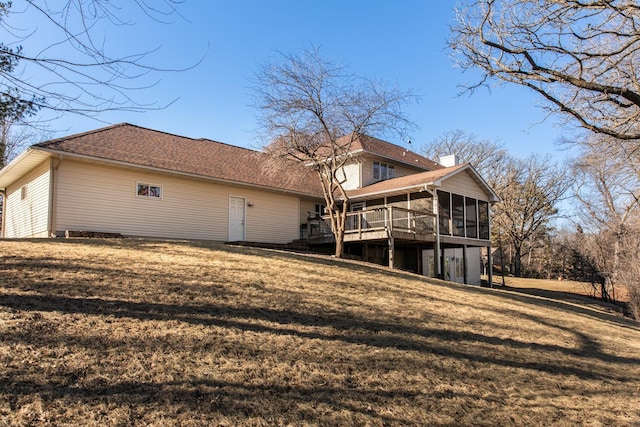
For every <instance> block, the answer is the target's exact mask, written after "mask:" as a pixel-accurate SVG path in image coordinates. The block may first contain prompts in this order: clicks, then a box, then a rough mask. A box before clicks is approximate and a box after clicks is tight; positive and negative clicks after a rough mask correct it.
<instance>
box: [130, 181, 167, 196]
mask: <svg viewBox="0 0 640 427" xmlns="http://www.w3.org/2000/svg"><path fill="white" fill-rule="evenodd" d="M136 196H137V197H146V198H149V199H161V198H162V187H161V186H159V185H153V184H145V183H141V182H139V183H138V184H137V187H136Z"/></svg>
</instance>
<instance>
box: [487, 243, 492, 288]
mask: <svg viewBox="0 0 640 427" xmlns="http://www.w3.org/2000/svg"><path fill="white" fill-rule="evenodd" d="M487 264H488V265H487V268H488V270H489V271H488V275H489V287H490V288H493V254H492V253H491V245H489V246H488V247H487Z"/></svg>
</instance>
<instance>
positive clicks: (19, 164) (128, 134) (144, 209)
mask: <svg viewBox="0 0 640 427" xmlns="http://www.w3.org/2000/svg"><path fill="white" fill-rule="evenodd" d="M107 129H108V130H107V131H97V132H95V133H91V134H89V137H87V136H86V135H85V136H80V137H74V138H72V139H83V138H84V139H85V141H84V142H83V141H75V146H74V147H73V148H74V149H73V151H64V149H65V148H67V149H68V148H69V146H70V145H71V144H65V140H62V141H59V142H58V143H57V145H58V146H57V147H54V149H50V148H51V145H52V144H42V145H40V146H39V147H38V146H36V147H33V148H32V149H30V150H29V151H28V152H26V153H25V154H24V155H23V156H21V158H19V159H16V162H13V163H12V164H10V165H9V166H8V167H7V168H5V170H4V171H3V173H2V175H0V184H4V187H5V206H6V209H5V212H4V221H3V230H2V235H3V236H4V237H11V238H22V237H50V236H60V235H64V234H65V232H67V231H91V232H98V233H118V234H122V235H126V236H140V237H162V238H175V239H202V240H214V241H253V242H267V243H288V242H291V241H293V240H296V239H298V238H299V237H300V226H299V224H300V218H301V216H302V214H301V207H300V206H301V203H303V202H302V201H306V203H310V202H314V201H319V200H321V199H320V198H319V197H317V196H315V195H313V194H305V192H304V191H301V190H300V189H299V188H296V187H295V184H292V185H289V186H288V187H287V186H281V187H280V188H273V187H271V186H270V185H269V181H270V180H272V179H273V178H271V177H264V176H262V177H261V176H260V175H261V171H260V164H259V162H257V161H255V158H254V157H255V152H252V151H251V150H245V149H242V148H239V147H231V146H227V145H222V144H219V143H215V142H212V141H208V142H205V141H201V140H189V139H187V138H183V137H176V136H173V135H167V134H163V133H158V132H155V131H151V130H147V129H143V128H138V127H135V126H131V125H118V126H115V127H112V128H107ZM113 133H118V135H115V136H114V135H113ZM100 134H102V135H100ZM70 138H71V137H70ZM113 138H118V139H129V140H130V141H132V143H131V144H130V145H131V146H135V143H136V142H138V141H141V140H144V139H151V140H152V141H156V143H157V144H158V145H160V146H163V145H165V146H167V145H171V148H170V150H169V151H171V150H172V151H173V153H172V154H173V155H172V157H171V158H172V159H173V160H171V161H165V160H164V159H163V157H167V154H163V150H162V147H157V148H156V150H155V153H151V152H149V155H148V156H147V157H143V156H141V150H138V152H137V153H135V152H134V153H131V150H128V151H127V150H125V151H124V154H123V153H122V152H119V153H117V152H116V150H118V147H116V146H114V147H113V148H112V150H111V152H108V151H109V150H108V148H106V149H105V147H104V145H108V144H109V141H110V140H112V139H113ZM194 141H195V144H194ZM96 142H97V143H99V145H97V146H96V145H95V144H96ZM85 143H86V144H85ZM85 145H88V146H89V147H88V148H87V147H86V146H85ZM178 145H182V146H183V149H182V150H183V152H182V153H180V152H178V151H179V148H178V147H177V146H178ZM192 145H197V146H202V145H205V146H206V145H209V147H204V148H208V149H210V150H211V152H212V154H210V155H209V160H210V162H202V161H201V162H200V164H198V163H196V162H191V163H190V162H189V160H190V159H189V157H188V156H185V155H184V153H185V152H188V151H189V150H190V149H191V148H193V147H192ZM78 147H82V149H80V148H78ZM96 147H98V149H96ZM158 148H159V149H158ZM165 148H166V147H165ZM200 148H202V147H200ZM105 151H107V152H108V153H107V154H108V156H104V154H105ZM196 151H197V150H196ZM127 153H128V155H127ZM180 154H182V156H180ZM187 154H188V153H187ZM118 156H120V157H121V158H118ZM239 157H240V158H241V157H244V158H245V160H246V161H247V163H246V164H244V165H239V166H238V168H237V173H236V172H234V170H233V167H231V168H230V167H228V164H227V165H226V169H224V168H223V167H218V165H216V163H222V162H226V163H228V161H230V160H229V158H233V159H234V160H237V159H238V158H239ZM200 160H202V159H200ZM252 160H254V161H252ZM202 165H205V166H206V167H205V168H203V167H201V166H202ZM249 167H251V168H254V170H255V173H254V174H252V173H251V171H250V170H249V171H247V169H248V168H249ZM212 170H213V171H216V170H217V171H218V172H219V173H217V174H212V173H211V172H210V171H212ZM224 174H226V175H224ZM212 175H213V176H212ZM310 188H313V186H311V187H310ZM309 201H310V202H309Z"/></svg>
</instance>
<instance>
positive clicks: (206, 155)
mask: <svg viewBox="0 0 640 427" xmlns="http://www.w3.org/2000/svg"><path fill="white" fill-rule="evenodd" d="M35 147H36V148H43V149H48V150H55V151H57V152H63V153H73V154H77V155H83V156H89V157H92V158H99V159H104V160H107V161H117V162H123V163H128V164H132V165H139V166H146V167H151V168H158V169H163V170H166V171H171V172H178V173H186V174H193V175H198V176H202V177H207V178H214V179H217V180H224V181H229V182H233V183H241V184H250V185H257V186H263V187H270V188H272V189H278V190H282V191H292V192H298V193H303V194H309V195H314V196H315V195H321V194H322V191H321V189H320V186H319V184H318V182H317V177H316V176H315V175H313V174H311V173H309V171H308V170H305V169H303V168H302V167H300V166H298V165H297V164H292V165H290V166H288V167H287V170H286V171H285V172H284V173H280V172H279V171H277V170H275V171H274V170H273V167H270V165H269V163H268V158H267V156H266V155H265V154H263V153H260V152H258V151H254V150H249V149H246V148H241V147H236V146H233V145H228V144H223V143H220V142H216V141H211V140H207V139H192V138H188V137H184V136H178V135H173V134H169V133H165V132H160V131H156V130H152V129H146V128H143V127H139V126H135V125H131V124H128V123H122V124H118V125H114V126H109V127H106V128H102V129H97V130H94V131H91V132H85V133H82V134H77V135H72V136H69V137H65V138H60V139H55V140H52V141H47V142H43V143H40V144H37V145H36V146H35Z"/></svg>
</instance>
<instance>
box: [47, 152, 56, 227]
mask: <svg viewBox="0 0 640 427" xmlns="http://www.w3.org/2000/svg"><path fill="white" fill-rule="evenodd" d="M57 167H58V159H54V158H53V157H52V158H51V159H49V206H48V212H47V235H48V237H56V236H55V235H54V233H55V230H53V224H54V209H53V205H54V203H55V198H54V193H53V192H54V190H55V183H54V179H55V177H56V174H55V169H56V168H57Z"/></svg>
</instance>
